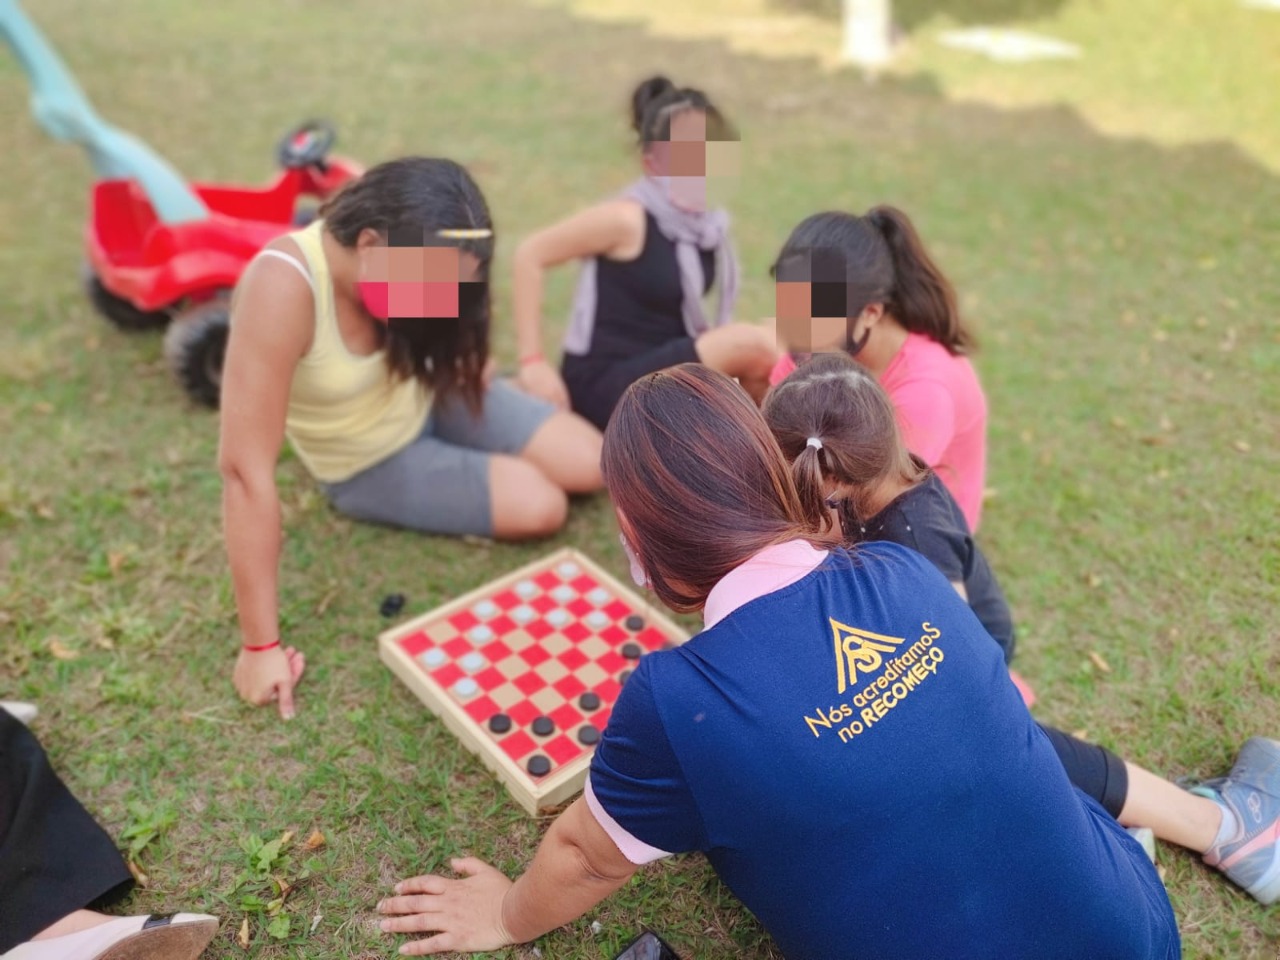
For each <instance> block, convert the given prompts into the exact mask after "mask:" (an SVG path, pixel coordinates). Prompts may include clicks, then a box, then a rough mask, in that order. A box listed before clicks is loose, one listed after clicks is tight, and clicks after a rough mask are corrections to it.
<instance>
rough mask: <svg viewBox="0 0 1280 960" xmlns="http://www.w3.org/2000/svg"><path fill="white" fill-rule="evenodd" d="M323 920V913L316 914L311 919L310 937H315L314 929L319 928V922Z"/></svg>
mask: <svg viewBox="0 0 1280 960" xmlns="http://www.w3.org/2000/svg"><path fill="white" fill-rule="evenodd" d="M323 919H324V914H323V913H317V914H316V915H315V916H314V917H312V918H311V930H310V934H311V935H313V936H314V935H315V932H316V928H317V927H319V926H320V921H321V920H323Z"/></svg>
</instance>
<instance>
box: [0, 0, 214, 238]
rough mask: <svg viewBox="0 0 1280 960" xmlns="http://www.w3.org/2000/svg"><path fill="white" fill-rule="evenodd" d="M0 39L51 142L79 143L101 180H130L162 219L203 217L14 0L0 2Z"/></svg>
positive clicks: (203, 210) (188, 192)
mask: <svg viewBox="0 0 1280 960" xmlns="http://www.w3.org/2000/svg"><path fill="white" fill-rule="evenodd" d="M0 39H3V40H4V41H5V42H6V43H8V45H9V47H10V48H11V49H12V50H13V52H14V55H15V56H16V57H17V58H18V63H19V64H21V65H22V68H23V70H24V71H25V72H26V74H27V78H28V79H29V80H30V82H31V113H32V116H33V117H35V120H36V122H37V123H39V124H40V126H41V127H43V128H44V129H45V132H47V133H48V134H49V135H50V136H51V137H53V138H54V139H55V140H62V141H65V142H69V143H78V144H79V145H80V146H81V147H82V148H83V149H84V150H85V152H86V153H87V154H88V156H89V162H90V163H91V164H92V165H93V170H94V173H96V174H97V175H98V176H99V177H100V178H103V179H131V180H135V181H136V182H137V183H138V185H139V186H141V187H142V190H143V192H144V193H145V194H146V195H147V199H148V200H149V201H150V202H151V206H152V207H153V208H154V209H155V212H156V216H157V217H159V218H160V220H161V221H162V222H164V223H186V222H188V221H192V220H204V219H206V218H208V216H209V210H208V208H207V207H206V206H205V205H204V202H203V201H202V200H201V199H200V198H199V197H198V196H196V194H195V193H194V192H193V191H192V189H191V188H190V187H189V186H188V185H187V182H186V181H185V180H184V179H183V177H182V175H181V174H180V173H178V171H177V170H175V169H174V168H173V167H172V166H171V165H170V164H169V162H168V161H167V160H165V159H164V158H163V157H161V156H160V155H159V154H157V153H156V152H155V151H154V150H152V149H151V148H150V147H148V146H147V145H146V144H145V143H143V142H142V141H141V140H139V139H138V138H137V137H135V136H134V135H133V134H131V133H126V132H125V131H123V130H119V129H117V128H116V127H113V126H112V125H111V124H109V123H107V122H106V121H105V120H103V119H102V118H101V117H100V116H98V113H97V111H96V110H94V109H93V105H92V104H91V103H90V102H89V98H88V97H86V96H85V95H84V91H82V90H81V89H80V86H79V84H77V83H76V81H75V78H74V77H73V76H72V75H71V72H70V71H69V70H68V69H67V68H66V65H65V64H63V62H62V61H61V60H60V59H59V58H58V55H57V53H55V52H54V50H53V48H52V47H51V46H50V45H49V43H48V41H46V40H45V38H44V35H43V34H42V33H41V32H40V30H39V28H37V27H36V25H35V24H34V23H33V22H32V21H31V19H30V18H29V17H28V16H27V15H26V13H25V12H24V11H23V9H22V7H21V6H19V4H18V0H0Z"/></svg>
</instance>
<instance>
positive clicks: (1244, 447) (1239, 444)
mask: <svg viewBox="0 0 1280 960" xmlns="http://www.w3.org/2000/svg"><path fill="white" fill-rule="evenodd" d="M1231 445H1232V446H1233V447H1235V448H1236V449H1237V450H1239V451H1240V452H1241V453H1248V452H1249V451H1250V450H1252V449H1253V447H1251V446H1249V441H1248V440H1237V441H1236V442H1235V443H1233V444H1231Z"/></svg>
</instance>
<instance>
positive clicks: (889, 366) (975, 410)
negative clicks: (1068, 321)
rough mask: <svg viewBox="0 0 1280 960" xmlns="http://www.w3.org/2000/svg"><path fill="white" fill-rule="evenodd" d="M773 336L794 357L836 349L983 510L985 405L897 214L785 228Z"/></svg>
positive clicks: (965, 340)
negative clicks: (871, 380) (868, 377)
mask: <svg viewBox="0 0 1280 960" xmlns="http://www.w3.org/2000/svg"><path fill="white" fill-rule="evenodd" d="M773 272H774V278H775V281H776V292H777V317H778V333H779V337H780V339H781V340H783V341H784V342H785V343H786V345H787V347H788V348H789V349H790V350H791V351H792V352H791V355H789V356H784V357H783V358H782V359H781V360H780V361H779V363H778V365H777V366H776V367H775V368H774V370H773V374H772V376H771V380H772V382H773V383H775V384H776V383H778V382H779V381H781V380H782V378H783V377H785V376H787V374H789V373H790V372H791V371H792V370H794V369H795V368H796V361H797V359H803V358H804V357H806V356H807V355H809V354H812V353H817V352H824V351H833V350H843V351H844V352H846V353H847V354H849V355H850V356H852V357H853V358H854V359H855V360H857V361H858V362H859V363H860V364H862V365H863V366H864V367H865V368H866V369H867V370H868V371H870V373H871V374H872V375H873V376H875V378H876V379H877V380H878V381H879V382H880V384H881V386H883V387H884V388H885V390H886V391H887V392H888V394H889V398H890V399H891V400H892V401H893V405H894V408H895V409H896V410H897V416H898V423H899V424H900V426H901V427H902V431H903V434H904V435H905V437H906V441H907V447H908V448H909V449H910V450H911V452H912V453H913V454H915V455H916V456H918V457H920V458H921V459H922V460H923V461H924V462H925V464H927V465H928V466H929V467H930V468H932V469H933V470H934V471H936V472H937V474H938V476H939V477H940V478H941V480H942V482H943V483H945V484H946V485H947V489H949V490H950V491H951V493H952V494H953V495H954V496H955V498H956V501H957V502H958V503H959V504H960V508H961V509H962V510H963V511H964V516H965V520H966V522H967V523H968V525H969V527H970V529H972V530H977V529H978V522H979V520H980V519H981V516H982V491H983V487H984V484H985V481H986V442H987V440H986V434H987V402H986V398H985V397H984V395H983V393H982V386H981V384H980V383H979V382H978V377H977V374H976V373H975V372H974V369H973V365H972V364H971V363H970V362H969V357H968V354H969V352H970V351H971V350H972V349H973V347H974V341H973V337H972V335H971V334H970V333H969V331H968V330H966V329H965V326H964V324H963V323H962V321H961V319H960V312H959V309H958V308H957V306H956V294H955V290H954V289H953V288H952V286H951V284H950V282H949V281H948V280H947V278H946V277H945V276H943V274H942V271H941V270H940V269H939V268H938V266H937V264H935V263H934V261H933V259H932V258H931V257H930V256H929V254H928V252H927V251H926V250H925V248H924V244H923V243H922V242H921V240H920V236H919V234H917V233H916V229H915V227H914V226H913V225H912V223H911V220H910V219H909V218H908V217H907V215H906V214H905V213H903V212H902V211H901V210H898V209H896V208H894V207H889V206H879V207H873V208H872V209H871V210H869V211H868V212H867V213H866V214H864V215H863V216H860V217H859V216H854V215H853V214H849V213H836V212H830V213H819V214H815V215H814V216H811V217H809V218H808V219H806V220H804V221H803V222H802V223H801V224H800V225H799V226H798V227H796V228H795V230H793V231H792V232H791V236H790V237H788V238H787V242H786V243H785V244H784V245H783V248H782V252H781V253H779V254H778V258H777V261H776V262H775V264H774V268H773Z"/></svg>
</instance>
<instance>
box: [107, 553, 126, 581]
mask: <svg viewBox="0 0 1280 960" xmlns="http://www.w3.org/2000/svg"><path fill="white" fill-rule="evenodd" d="M127 556H128V555H127V554H126V553H125V552H124V551H123V550H112V551H110V552H108V553H107V568H108V569H109V570H110V571H111V575H112V576H115V575H116V574H117V573H119V572H120V568H121V567H123V566H124V562H125V560H126V559H127Z"/></svg>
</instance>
